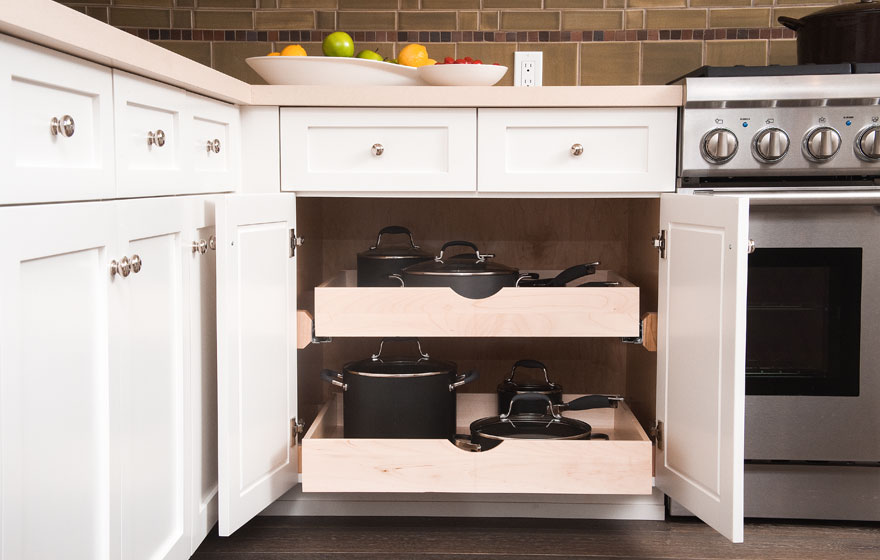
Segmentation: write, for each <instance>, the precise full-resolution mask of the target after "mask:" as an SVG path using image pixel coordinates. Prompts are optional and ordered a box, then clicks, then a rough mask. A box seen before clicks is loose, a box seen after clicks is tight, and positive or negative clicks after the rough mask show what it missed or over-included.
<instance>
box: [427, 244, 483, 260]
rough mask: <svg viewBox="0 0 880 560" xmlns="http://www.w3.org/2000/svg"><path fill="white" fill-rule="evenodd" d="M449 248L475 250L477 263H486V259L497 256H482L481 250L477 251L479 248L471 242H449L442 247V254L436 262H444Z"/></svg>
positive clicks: (436, 258) (435, 258)
mask: <svg viewBox="0 0 880 560" xmlns="http://www.w3.org/2000/svg"><path fill="white" fill-rule="evenodd" d="M449 247H470V248H471V249H473V250H474V253H476V254H477V262H485V261H486V259H491V258H492V257H494V256H495V255H494V254H492V253H486V254H480V250H479V249H477V246H476V245H475V244H473V243H471V242H470V241H447V242H446V243H444V244H443V246H442V247H440V254H439V255H437V256H436V257H434V260H435V261H436V262H441V263H442V262H443V252H444V251H446V249H448V248H449Z"/></svg>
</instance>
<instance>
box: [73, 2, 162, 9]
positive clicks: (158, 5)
mask: <svg viewBox="0 0 880 560" xmlns="http://www.w3.org/2000/svg"><path fill="white" fill-rule="evenodd" d="M81 3H83V4H84V3H86V2H81ZM88 3H89V4H109V3H110V2H88ZM113 5H114V6H143V7H151V8H171V7H173V6H174V0H116V1H115V2H113Z"/></svg>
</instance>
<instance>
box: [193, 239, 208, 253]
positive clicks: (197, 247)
mask: <svg viewBox="0 0 880 560" xmlns="http://www.w3.org/2000/svg"><path fill="white" fill-rule="evenodd" d="M192 248H193V253H200V254H202V255H204V254H205V253H206V252H207V251H208V242H207V241H205V240H204V239H199V240H198V241H193V244H192Z"/></svg>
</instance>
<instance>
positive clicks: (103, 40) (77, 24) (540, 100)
mask: <svg viewBox="0 0 880 560" xmlns="http://www.w3.org/2000/svg"><path fill="white" fill-rule="evenodd" d="M0 32H2V33H5V34H8V35H11V36H13V37H18V38H20V39H24V40H26V41H30V42H33V43H36V44H39V45H43V46H46V47H49V48H52V49H56V50H59V51H62V52H66V53H68V54H72V55H74V56H78V57H80V58H85V59H87V60H91V61H93V62H96V63H98V64H102V65H104V66H109V67H111V68H119V69H121V70H125V71H126V72H131V73H133V74H138V75H141V76H145V77H147V78H152V79H154V80H158V81H160V82H165V83H167V84H171V85H174V86H178V87H180V88H183V89H186V90H189V91H193V92H196V93H200V94H202V95H206V96H209V97H214V98H216V99H220V100H222V101H227V102H230V103H235V104H238V105H271V106H282V105H283V106H301V107H353V106H355V107H356V106H360V107H678V106H680V105H681V103H682V88H681V86H564V87H537V88H520V87H509V86H495V87H462V86H460V87H439V86H350V87H341V86H252V85H250V84H248V83H245V82H243V81H241V80H238V79H236V78H233V77H231V76H228V75H226V74H223V73H221V72H218V71H216V70H213V69H212V68H208V67H207V66H204V65H202V64H199V63H198V62H195V61H192V60H190V59H188V58H185V57H183V56H180V55H178V54H176V53H173V52H171V51H169V50H167V49H164V48H162V47H159V46H158V45H154V44H152V43H150V42H148V41H144V40H143V39H139V38H138V37H135V36H134V35H131V34H130V33H127V32H125V31H122V30H119V29H116V28H115V27H111V26H109V25H107V24H104V23H101V22H100V21H98V20H96V19H94V18H91V17H89V16H86V15H85V14H82V13H80V12H77V11H76V10H72V9H70V8H68V7H66V6H64V5H62V4H59V3H57V2H53V1H52V0H27V1H26V2H0Z"/></svg>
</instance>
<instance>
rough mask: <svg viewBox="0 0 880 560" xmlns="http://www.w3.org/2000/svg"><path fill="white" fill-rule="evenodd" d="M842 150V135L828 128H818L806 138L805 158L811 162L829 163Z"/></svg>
mask: <svg viewBox="0 0 880 560" xmlns="http://www.w3.org/2000/svg"><path fill="white" fill-rule="evenodd" d="M839 149H840V134H838V132H837V131H836V130H834V129H833V128H831V127H828V126H819V127H816V128H814V129H812V130H810V131H809V132H807V135H806V136H804V156H806V158H807V159H808V160H810V161H819V162H821V161H828V160H829V159H831V158H833V157H834V156H835V155H836V154H837V151H838V150H839Z"/></svg>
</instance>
